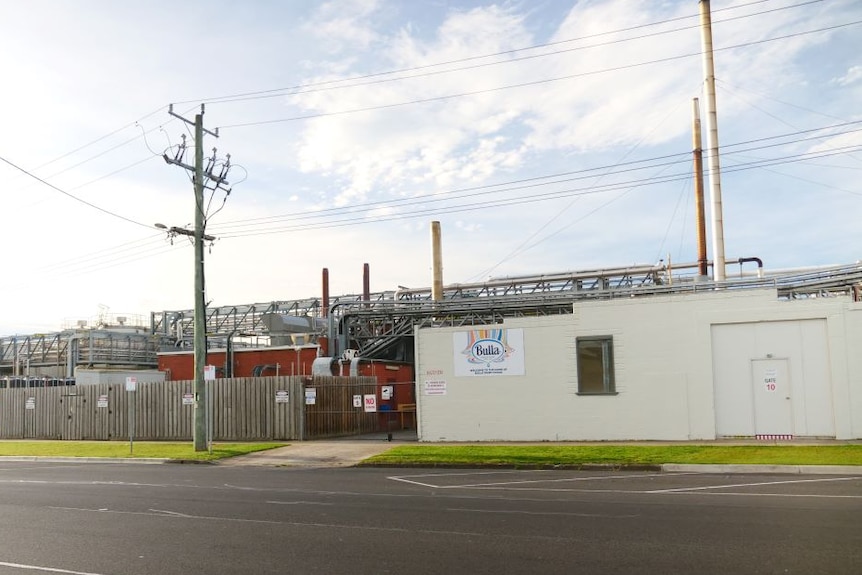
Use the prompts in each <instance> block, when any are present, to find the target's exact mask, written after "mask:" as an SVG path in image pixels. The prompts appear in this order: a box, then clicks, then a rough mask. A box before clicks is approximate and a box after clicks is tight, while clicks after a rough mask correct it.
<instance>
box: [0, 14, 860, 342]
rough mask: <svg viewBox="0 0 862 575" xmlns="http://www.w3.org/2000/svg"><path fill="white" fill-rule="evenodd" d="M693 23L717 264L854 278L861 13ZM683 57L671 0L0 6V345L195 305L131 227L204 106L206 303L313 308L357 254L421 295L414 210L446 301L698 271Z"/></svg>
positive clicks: (686, 20)
mask: <svg viewBox="0 0 862 575" xmlns="http://www.w3.org/2000/svg"><path fill="white" fill-rule="evenodd" d="M711 14H712V21H713V26H712V29H713V40H714V47H715V54H714V57H715V78H716V110H717V115H716V117H717V130H718V142H719V150H720V166H721V170H722V171H721V195H722V209H721V215H722V219H723V227H724V236H725V239H724V246H725V247H724V250H725V257H726V258H727V260H728V261H731V260H734V259H736V258H741V257H759V258H761V259H762V260H763V262H764V266H765V268H766V270H767V271H769V270H786V269H797V268H810V267H816V266H824V265H832V264H851V263H854V262H856V261H858V260H859V259H860V257H862V226H860V225H859V222H860V221H862V177H860V176H862V109H860V107H859V102H860V101H862V50H860V49H859V47H860V42H859V39H860V38H862V2H859V1H858V0H820V1H806V0H760V1H758V0H734V1H731V0H714V1H713V2H712V3H711ZM701 50H702V49H701V33H700V28H699V5H698V2H697V1H696V0H685V1H683V0H663V1H657V0H521V1H506V2H497V3H493V2H484V1H478V0H464V1H459V0H426V1H423V2H412V1H410V2H408V1H406V0H333V1H331V2H280V1H275V0H272V1H264V0H249V1H243V2H239V1H229V0H206V1H204V0H189V1H186V2H179V3H178V2H167V1H163V0H153V1H147V2H116V1H112V0H74V1H68V0H31V1H28V2H16V1H13V0H0V70H2V71H3V90H2V91H0V190H2V191H0V214H2V216H0V217H2V225H0V245H2V246H3V250H2V253H3V257H2V261H3V264H2V268H3V272H2V275H0V277H2V287H0V293H2V298H0V335H12V334H31V333H42V332H51V331H59V330H61V329H63V328H66V327H70V326H74V325H75V323H76V322H77V321H78V320H89V321H92V320H93V319H94V318H97V317H98V316H100V315H102V314H110V315H113V316H117V315H124V316H127V317H130V318H134V319H133V321H137V320H139V321H143V322H144V323H146V322H147V321H148V320H149V314H150V313H151V312H160V311H166V310H186V309H191V308H193V306H194V300H193V297H194V291H193V290H194V281H193V280H194V259H193V252H194V250H193V247H192V245H191V244H190V243H189V241H188V238H186V237H183V236H178V237H175V238H173V240H171V239H170V238H169V237H168V235H167V234H166V233H165V231H164V230H162V229H157V228H156V227H155V224H156V223H160V224H163V225H165V226H167V227H171V226H176V227H180V228H190V227H192V226H193V225H194V219H195V212H194V210H195V204H194V190H193V185H192V183H191V180H190V177H189V173H188V172H187V171H186V170H185V169H183V168H182V167H180V166H177V165H172V164H168V163H167V162H165V160H164V158H163V155H164V154H168V155H169V157H171V158H175V157H178V158H181V160H182V161H184V162H185V163H187V164H192V163H193V162H194V148H193V147H194V137H193V126H192V125H191V124H189V123H188V122H192V123H193V122H194V117H195V115H196V114H199V113H200V112H201V109H202V106H203V112H204V114H203V124H204V127H205V128H206V129H207V130H208V131H211V132H213V133H215V132H217V134H218V137H215V136H214V135H210V134H207V135H206V136H205V138H204V142H203V148H204V155H205V157H206V158H214V165H215V170H216V172H217V173H221V172H222V170H225V171H226V174H227V176H226V180H227V182H228V184H227V185H226V187H227V188H229V190H230V193H229V194H227V193H225V190H222V189H217V190H214V191H209V190H208V191H207V193H206V197H205V203H206V212H207V216H206V233H207V234H209V235H212V236H214V237H215V238H216V239H215V241H214V242H212V243H211V244H208V245H207V247H206V251H205V265H206V292H207V293H206V299H207V301H208V302H209V305H212V306H233V305H245V304H253V303H266V302H271V301H284V300H293V299H303V298H309V297H319V296H320V294H321V270H322V269H323V268H327V269H328V270H329V277H330V293H331V294H333V295H343V294H356V293H361V291H362V274H363V264H366V263H367V264H368V265H369V268H370V283H371V289H372V291H385V290H395V289H397V288H398V286H408V287H426V286H430V285H431V283H432V276H431V273H432V269H431V265H432V254H431V233H430V227H431V222H432V221H435V220H436V221H439V222H440V223H441V229H442V250H443V281H444V284H447V285H448V284H454V283H468V282H482V281H486V280H487V279H489V278H499V277H506V276H523V275H542V274H549V273H556V272H565V271H574V270H595V269H601V268H610V267H620V266H630V265H643V264H654V263H656V262H657V261H659V260H665V261H668V260H670V261H671V262H672V263H673V264H680V263H693V262H696V261H697V241H696V221H695V207H694V179H693V176H692V162H691V151H692V148H693V143H692V115H693V112H692V110H693V99H695V98H698V99H699V104H700V115H701V118H702V120H703V128H704V135H703V138H704V139H703V145H704V148H707V147H708V145H707V144H708V142H707V133H706V115H707V109H706V91H705V82H704V70H703V58H702V54H701ZM170 105H172V108H169V106H170ZM171 110H172V111H173V113H174V114H175V115H174V114H171V113H170V111H171ZM178 116H179V117H178ZM181 118H184V119H185V120H187V121H184V120H183V119H181ZM183 136H185V142H186V149H185V152H184V155H181V156H180V155H178V154H180V151H181V145H182V142H183ZM214 148H215V151H213V149H214ZM228 154H229V155H230V157H229V159H228ZM706 194H707V196H706V203H707V217H708V218H710V217H711V215H712V211H713V210H712V204H711V201H710V195H709V194H710V183H709V174H707V176H706ZM707 238H708V242H709V243H708V257H709V258H710V259H712V257H713V252H714V245H713V244H712V241H711V239H710V238H711V225H708V235H707ZM740 269H741V268H740V266H739V265H738V264H728V266H727V276H728V277H729V278H732V277H734V276H735V275H738V274H739V273H740Z"/></svg>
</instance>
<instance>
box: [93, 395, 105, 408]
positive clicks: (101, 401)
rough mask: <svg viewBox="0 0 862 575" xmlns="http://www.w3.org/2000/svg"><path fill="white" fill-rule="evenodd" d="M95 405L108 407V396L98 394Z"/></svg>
mask: <svg viewBox="0 0 862 575" xmlns="http://www.w3.org/2000/svg"><path fill="white" fill-rule="evenodd" d="M96 407H108V396H107V395H100V396H99V399H97V400H96Z"/></svg>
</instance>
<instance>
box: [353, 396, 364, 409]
mask: <svg viewBox="0 0 862 575" xmlns="http://www.w3.org/2000/svg"><path fill="white" fill-rule="evenodd" d="M353 407H362V396H361V395H354V396H353Z"/></svg>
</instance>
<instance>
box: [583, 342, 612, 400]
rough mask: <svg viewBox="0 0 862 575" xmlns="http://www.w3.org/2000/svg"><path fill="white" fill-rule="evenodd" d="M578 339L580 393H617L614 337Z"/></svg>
mask: <svg viewBox="0 0 862 575" xmlns="http://www.w3.org/2000/svg"><path fill="white" fill-rule="evenodd" d="M576 341H577V348H578V393H579V394H585V395H586V394H592V395H595V394H615V393H616V386H615V384H614V339H613V337H611V336H602V337H579V338H577V340H576Z"/></svg>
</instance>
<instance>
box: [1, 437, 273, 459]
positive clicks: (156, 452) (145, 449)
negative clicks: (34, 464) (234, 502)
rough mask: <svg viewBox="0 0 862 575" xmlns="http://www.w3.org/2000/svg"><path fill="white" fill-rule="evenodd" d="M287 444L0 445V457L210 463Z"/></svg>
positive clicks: (115, 442)
mask: <svg viewBox="0 0 862 575" xmlns="http://www.w3.org/2000/svg"><path fill="white" fill-rule="evenodd" d="M285 445H288V444H287V443H214V444H213V450H212V453H209V452H208V451H199V452H196V451H195V450H194V446H193V445H192V443H191V442H190V441H189V442H182V443H180V442H159V441H140V442H138V441H136V442H135V444H134V448H133V452H132V453H131V454H130V453H129V443H128V442H127V441H126V442H119V441H0V456H10V455H11V456H41V457H107V458H118V457H136V458H138V457H140V458H160V459H187V460H194V461H214V460H217V459H224V458H225V457H234V456H237V455H245V454H246V453H253V452H255V451H264V450H266V449H274V448H276V447H284V446H285Z"/></svg>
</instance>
